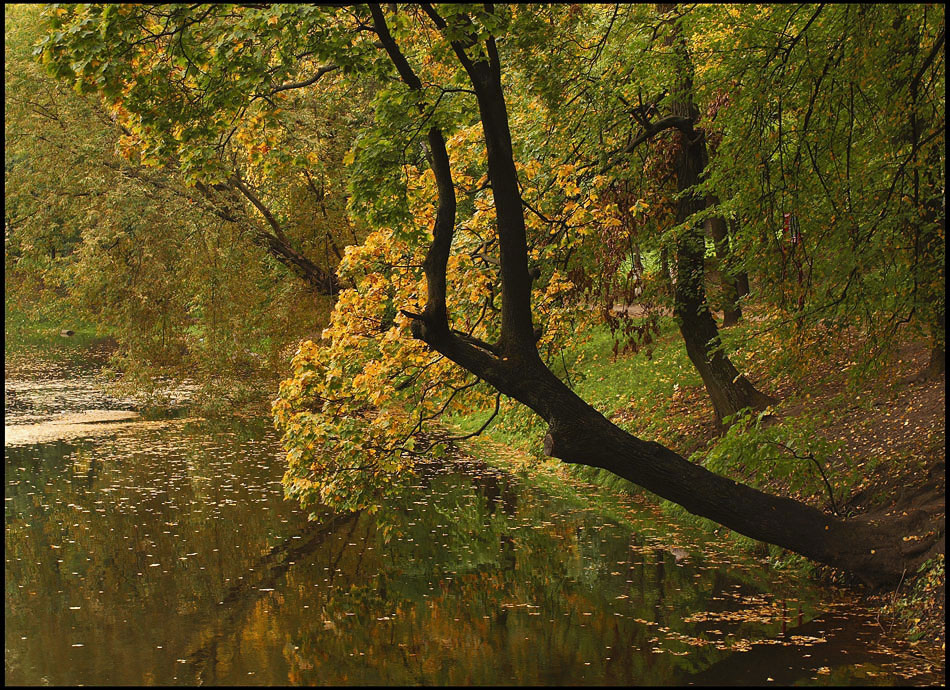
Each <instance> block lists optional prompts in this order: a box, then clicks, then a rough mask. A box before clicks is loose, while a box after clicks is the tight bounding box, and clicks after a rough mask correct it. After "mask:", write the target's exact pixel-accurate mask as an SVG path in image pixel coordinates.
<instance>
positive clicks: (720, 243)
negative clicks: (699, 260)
mask: <svg viewBox="0 0 950 690" xmlns="http://www.w3.org/2000/svg"><path fill="white" fill-rule="evenodd" d="M709 202H710V205H712V204H715V203H718V202H717V201H716V200H715V198H714V197H711V198H710V199H709ZM706 230H707V231H708V232H709V235H710V236H711V237H712V240H713V243H714V244H715V246H716V262H717V264H718V266H719V282H720V283H721V284H722V299H723V307H722V312H723V313H722V325H723V328H725V327H727V326H732V325H735V324H736V323H738V321H739V319H741V318H742V307H741V306H739V286H738V285H737V283H736V279H735V278H733V276H732V275H730V273H729V266H728V264H729V232H728V231H727V230H726V221H725V219H723V218H721V217H720V216H714V217H712V218H708V219H707V220H706Z"/></svg>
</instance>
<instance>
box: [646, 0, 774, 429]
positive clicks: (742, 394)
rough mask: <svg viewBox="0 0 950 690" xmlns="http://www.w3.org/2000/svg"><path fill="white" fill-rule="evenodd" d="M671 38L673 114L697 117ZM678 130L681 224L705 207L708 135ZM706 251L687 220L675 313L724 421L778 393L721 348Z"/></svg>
mask: <svg viewBox="0 0 950 690" xmlns="http://www.w3.org/2000/svg"><path fill="white" fill-rule="evenodd" d="M661 11H662V9H661ZM667 11H668V10H667ZM670 41H671V42H672V43H673V44H674V49H675V51H676V52H677V54H678V57H679V58H680V65H681V69H682V71H681V74H680V78H679V82H678V83H677V84H676V85H675V87H674V89H673V91H672V95H673V99H672V105H671V110H672V114H673V115H674V116H679V117H683V118H687V119H688V120H690V121H693V122H694V121H695V120H696V117H697V111H696V106H695V105H694V104H693V96H692V90H693V81H692V63H691V62H690V59H689V53H688V52H687V50H686V46H685V44H684V43H683V42H682V39H681V37H680V36H679V33H678V28H677V27H676V26H675V25H674V28H673V30H672V35H671V38H670ZM677 136H678V137H679V139H680V145H679V146H678V150H677V152H676V159H675V163H674V165H675V169H676V187H677V191H678V192H679V194H680V196H679V201H678V202H677V207H676V223H677V225H680V224H682V223H684V222H686V221H687V219H689V218H690V217H692V216H693V214H694V213H697V212H699V211H702V210H703V209H705V207H706V199H705V197H702V196H700V195H697V194H694V193H691V192H690V191H689V190H691V189H694V188H695V187H696V185H698V184H699V182H700V179H701V176H702V173H703V170H704V169H705V167H706V139H705V136H704V132H703V131H702V130H700V129H693V127H691V126H689V127H686V128H685V129H684V130H683V131H680V132H679V133H678V135H677ZM705 255H706V240H705V237H704V235H703V232H702V228H701V227H700V226H699V224H698V223H691V224H689V225H687V226H686V227H685V228H683V230H682V231H681V232H680V234H679V236H678V237H677V241H676V270H677V277H676V287H675V292H674V308H673V314H674V316H676V319H677V321H678V322H679V327H680V333H681V334H682V335H683V341H684V342H685V343H686V353H687V354H688V355H689V359H690V361H691V362H692V363H693V366H695V367H696V370H697V371H698V372H699V375H700V377H701V378H702V380H703V384H704V385H705V386H706V391H707V392H708V393H709V397H710V399H711V400H712V403H713V410H714V412H715V415H716V423H717V424H719V425H721V424H722V423H723V419H724V418H725V417H729V416H732V415H735V414H736V413H737V412H739V410H741V409H743V408H747V407H748V408H752V409H753V410H763V409H765V408H766V407H768V406H769V405H771V404H772V403H774V402H775V399H774V398H772V397H770V396H768V395H766V394H765V393H762V392H761V391H758V390H756V388H755V387H754V386H753V385H752V384H751V383H750V382H749V380H748V379H746V378H745V377H744V376H742V375H741V374H740V373H739V371H738V370H737V369H736V368H735V367H734V366H733V364H732V362H730V361H729V358H728V357H727V356H726V355H725V353H723V351H722V347H721V346H722V342H721V340H720V339H719V329H718V327H717V326H716V322H715V320H714V319H713V317H712V312H711V310H710V308H709V304H708V303H707V300H706V286H705Z"/></svg>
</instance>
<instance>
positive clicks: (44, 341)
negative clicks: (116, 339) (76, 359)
mask: <svg viewBox="0 0 950 690" xmlns="http://www.w3.org/2000/svg"><path fill="white" fill-rule="evenodd" d="M3 319H4V329H3V330H4V347H5V349H6V351H7V352H19V351H22V350H28V349H37V348H39V349H44V348H48V347H56V348H60V347H66V346H68V347H70V349H73V348H76V349H80V348H85V347H88V346H89V345H91V344H92V343H94V342H96V341H97V340H101V339H102V338H103V337H104V336H103V335H102V334H100V333H98V332H97V330H96V327H95V325H93V324H90V323H87V322H85V321H83V320H82V319H81V318H79V317H76V316H72V315H69V314H66V313H46V314H42V313H41V314H39V315H33V314H29V313H27V312H24V311H22V310H19V309H16V308H15V307H11V306H10V305H9V304H7V303H4V306H3ZM67 329H68V330H71V331H73V332H74V333H75V335H73V336H71V337H68V338H64V337H63V336H61V335H60V332H61V331H64V330H67Z"/></svg>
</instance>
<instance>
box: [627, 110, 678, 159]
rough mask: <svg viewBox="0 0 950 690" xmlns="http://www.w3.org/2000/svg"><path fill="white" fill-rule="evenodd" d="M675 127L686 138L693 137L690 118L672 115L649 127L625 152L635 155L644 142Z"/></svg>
mask: <svg viewBox="0 0 950 690" xmlns="http://www.w3.org/2000/svg"><path fill="white" fill-rule="evenodd" d="M674 127H675V128H676V129H678V130H680V131H681V132H683V134H685V135H686V136H688V137H690V138H692V137H693V121H692V119H690V118H688V117H681V116H679V115H670V116H669V117H664V118H663V119H662V120H659V121H658V122H655V123H654V124H652V125H648V126H647V128H646V129H645V130H644V131H643V132H642V133H641V134H640V136H638V137H637V138H636V139H634V140H633V141H632V142H630V143H629V144H628V145H627V147H626V148H625V149H624V150H623V152H624V153H633V152H634V151H636V149H637V147H638V146H640V144H642V143H643V142H645V141H647V140H649V139H652V138H653V137H655V136H656V135H657V134H659V133H660V132H662V131H663V130H666V129H672V128H674Z"/></svg>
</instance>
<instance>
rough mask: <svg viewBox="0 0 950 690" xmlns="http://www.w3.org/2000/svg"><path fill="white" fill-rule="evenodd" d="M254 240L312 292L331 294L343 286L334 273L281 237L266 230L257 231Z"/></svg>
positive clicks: (337, 291)
mask: <svg viewBox="0 0 950 690" xmlns="http://www.w3.org/2000/svg"><path fill="white" fill-rule="evenodd" d="M256 241H257V243H258V244H260V245H261V246H262V247H264V249H266V250H267V252H268V253H269V254H270V255H271V256H273V257H274V258H275V259H277V261H279V262H280V263H282V264H283V265H284V266H286V267H287V268H289V269H290V270H291V271H293V272H294V274H295V275H297V276H298V277H300V278H302V279H303V281H304V282H305V283H307V285H308V286H310V288H311V289H312V290H313V291H314V292H317V293H319V294H321V295H331V296H332V295H335V294H337V293H339V292H340V290H341V288H342V287H343V286H342V284H341V283H340V280H339V278H337V277H336V274H335V273H333V272H332V271H327V270H324V269H322V268H320V267H319V266H317V264H315V263H314V262H313V261H311V260H310V259H308V258H307V257H306V256H304V255H303V254H301V253H300V252H298V251H297V250H295V249H294V248H293V247H291V246H290V244H288V243H287V242H284V241H283V240H281V238H279V237H276V236H275V235H272V234H270V233H268V232H259V233H258V234H257V236H256Z"/></svg>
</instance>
